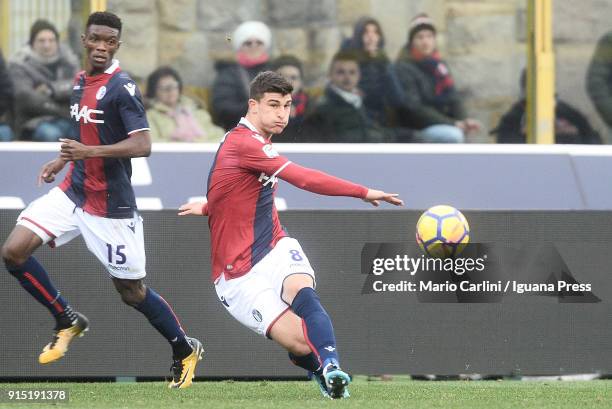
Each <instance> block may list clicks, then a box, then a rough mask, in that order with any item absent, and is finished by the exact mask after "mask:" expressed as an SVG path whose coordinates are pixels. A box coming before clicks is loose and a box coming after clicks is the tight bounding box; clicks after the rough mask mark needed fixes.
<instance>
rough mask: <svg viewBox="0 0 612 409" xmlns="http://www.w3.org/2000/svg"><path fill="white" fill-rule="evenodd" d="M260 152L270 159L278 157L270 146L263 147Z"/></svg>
mask: <svg viewBox="0 0 612 409" xmlns="http://www.w3.org/2000/svg"><path fill="white" fill-rule="evenodd" d="M262 150H263V152H264V153H265V154H266V156H267V157H268V158H270V159H272V158H276V157H277V156H278V152H276V149H274V147H273V146H272V145H270V144H267V145H264V146H263V148H262Z"/></svg>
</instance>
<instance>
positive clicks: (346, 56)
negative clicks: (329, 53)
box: [329, 50, 359, 72]
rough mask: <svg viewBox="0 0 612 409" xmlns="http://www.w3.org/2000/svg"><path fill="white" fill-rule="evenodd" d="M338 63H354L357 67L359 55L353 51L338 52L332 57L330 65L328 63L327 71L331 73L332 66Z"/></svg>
mask: <svg viewBox="0 0 612 409" xmlns="http://www.w3.org/2000/svg"><path fill="white" fill-rule="evenodd" d="M338 61H354V62H355V63H356V64H357V65H359V55H358V53H357V51H355V50H340V51H338V52H337V53H336V54H334V56H333V57H332V60H331V63H329V71H330V72H331V70H332V68H333V67H334V64H335V63H336V62H338Z"/></svg>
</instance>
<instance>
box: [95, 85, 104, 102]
mask: <svg viewBox="0 0 612 409" xmlns="http://www.w3.org/2000/svg"><path fill="white" fill-rule="evenodd" d="M104 95H106V87H105V86H104V85H102V86H101V87H100V88H98V92H96V99H97V100H98V101H99V100H101V99H102V98H104Z"/></svg>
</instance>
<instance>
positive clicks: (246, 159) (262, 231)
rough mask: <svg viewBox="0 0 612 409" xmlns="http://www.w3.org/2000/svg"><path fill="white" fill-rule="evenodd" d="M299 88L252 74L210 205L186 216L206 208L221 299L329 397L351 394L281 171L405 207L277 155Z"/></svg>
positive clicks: (218, 161) (336, 192) (222, 152)
mask: <svg viewBox="0 0 612 409" xmlns="http://www.w3.org/2000/svg"><path fill="white" fill-rule="evenodd" d="M292 90H293V89H292V86H291V85H290V84H289V83H288V82H287V81H286V80H285V79H284V78H283V77H281V76H280V75H279V74H276V73H274V72H270V71H266V72H262V73H260V74H259V75H257V77H255V79H254V80H253V82H251V88H250V99H249V108H248V112H247V115H246V117H245V118H242V119H241V120H240V123H239V124H238V125H237V126H236V127H235V128H234V129H232V130H231V131H230V132H228V133H227V134H226V135H225V137H224V139H223V141H222V143H221V146H220V147H219V150H218V151H217V155H216V157H215V161H214V163H213V165H212V168H211V171H210V173H209V175H208V193H207V199H208V202H207V203H189V204H185V205H182V206H181V207H180V208H179V215H181V216H182V215H189V214H194V215H208V216H209V218H208V225H209V227H210V232H211V246H212V252H211V253H212V279H213V281H214V283H215V289H216V291H217V294H218V296H219V299H220V300H221V302H222V303H223V305H224V306H225V308H226V309H227V310H228V311H229V313H230V314H231V315H232V316H233V317H234V318H236V319H237V320H238V321H240V322H241V323H242V324H243V325H245V326H246V327H248V328H250V329H251V330H253V331H255V332H257V333H258V334H261V335H265V336H267V337H268V338H271V339H273V340H274V341H276V342H278V343H279V344H280V345H281V346H282V347H284V348H285V349H286V350H287V351H289V357H290V359H291V361H293V363H294V364H296V365H298V366H300V367H302V368H304V369H306V370H308V371H310V372H312V373H313V374H314V379H315V380H316V381H317V382H318V383H319V387H320V388H321V392H322V393H323V395H324V396H326V397H330V398H333V399H339V398H345V397H348V396H349V393H348V388H347V386H348V384H349V382H350V378H349V375H348V374H347V373H346V372H344V371H343V370H342V369H341V368H340V361H339V358H338V352H337V350H336V339H335V336H334V329H333V327H332V323H331V320H330V318H329V315H327V312H326V311H325V309H324V308H323V306H321V302H320V300H319V296H318V295H317V293H316V291H315V290H314V287H315V275H314V271H313V270H312V267H311V266H310V263H309V262H308V258H307V257H306V254H304V251H303V250H302V248H301V247H300V244H299V243H298V242H297V240H295V239H293V238H291V237H289V236H288V235H287V232H286V231H285V230H284V229H283V228H282V226H281V224H280V222H279V219H278V213H277V211H276V207H275V206H274V194H275V191H276V185H277V182H278V179H279V178H280V179H283V180H285V181H287V182H289V183H291V184H292V185H295V186H297V187H299V188H301V189H304V190H308V191H310V192H314V193H319V194H322V195H329V196H351V197H357V198H360V199H363V200H365V201H366V202H370V203H372V204H373V205H374V206H378V205H379V203H380V201H385V202H388V203H391V204H393V205H396V206H399V205H402V204H403V202H402V201H401V200H400V199H399V198H398V197H397V196H398V195H396V194H390V193H385V192H382V191H380V190H372V189H367V188H366V187H363V186H360V185H356V184H354V183H351V182H348V181H346V180H342V179H338V178H336V177H333V176H330V175H327V174H325V173H322V172H319V171H316V170H313V169H308V168H304V167H301V166H299V165H297V164H295V163H292V162H291V161H289V160H288V159H287V158H285V157H283V156H280V155H279V154H278V153H277V152H276V151H275V150H274V147H273V146H272V143H271V138H272V135H274V134H278V133H281V132H282V131H283V129H284V128H285V127H286V126H287V122H288V120H289V113H290V111H291V91H292Z"/></svg>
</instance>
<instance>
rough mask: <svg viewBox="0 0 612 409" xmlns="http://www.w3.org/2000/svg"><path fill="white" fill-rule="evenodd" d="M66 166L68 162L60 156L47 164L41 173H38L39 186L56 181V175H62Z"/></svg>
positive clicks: (41, 169)
mask: <svg viewBox="0 0 612 409" xmlns="http://www.w3.org/2000/svg"><path fill="white" fill-rule="evenodd" d="M64 166H66V161H65V160H64V159H62V158H61V157H60V156H58V157H57V158H55V159H53V160H52V161H49V162H47V163H45V164H44V165H43V166H42V168H40V172H39V173H38V186H40V185H42V182H45V183H51V182H53V181H54V180H55V175H57V174H58V173H60V172H61V171H62V169H64Z"/></svg>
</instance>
